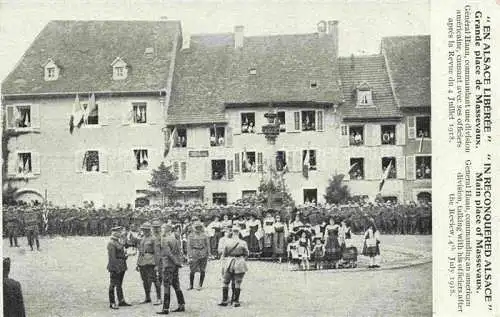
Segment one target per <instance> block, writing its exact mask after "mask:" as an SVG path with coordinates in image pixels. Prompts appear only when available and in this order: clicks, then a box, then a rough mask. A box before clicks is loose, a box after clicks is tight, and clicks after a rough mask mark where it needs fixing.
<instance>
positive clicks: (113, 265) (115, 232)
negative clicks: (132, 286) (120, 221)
mask: <svg viewBox="0 0 500 317" xmlns="http://www.w3.org/2000/svg"><path fill="white" fill-rule="evenodd" d="M121 231H122V228H121V227H114V228H112V229H111V238H110V241H109V242H108V246H107V249H108V272H109V280H110V282H109V293H108V294H109V308H111V309H118V306H132V305H130V304H128V303H127V302H125V299H124V297H123V288H122V284H123V278H124V277H125V272H126V271H127V255H126V254H125V248H124V246H123V244H122V242H121V241H120V240H121ZM115 289H116V294H117V296H118V305H117V304H116V302H115Z"/></svg>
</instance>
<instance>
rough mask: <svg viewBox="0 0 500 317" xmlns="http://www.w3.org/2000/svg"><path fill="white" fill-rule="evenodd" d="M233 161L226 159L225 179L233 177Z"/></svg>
mask: <svg viewBox="0 0 500 317" xmlns="http://www.w3.org/2000/svg"><path fill="white" fill-rule="evenodd" d="M233 164H234V161H233V160H226V166H227V179H233V178H234V173H233V171H234V166H233Z"/></svg>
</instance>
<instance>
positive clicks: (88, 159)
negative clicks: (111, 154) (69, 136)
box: [82, 151, 99, 172]
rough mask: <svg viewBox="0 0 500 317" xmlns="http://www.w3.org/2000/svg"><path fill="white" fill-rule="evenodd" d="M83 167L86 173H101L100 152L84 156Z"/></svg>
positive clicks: (88, 152) (90, 152)
mask: <svg viewBox="0 0 500 317" xmlns="http://www.w3.org/2000/svg"><path fill="white" fill-rule="evenodd" d="M82 167H83V168H82V169H83V170H84V171H85V172H99V152H98V151H86V152H85V155H84V156H83V166H82Z"/></svg>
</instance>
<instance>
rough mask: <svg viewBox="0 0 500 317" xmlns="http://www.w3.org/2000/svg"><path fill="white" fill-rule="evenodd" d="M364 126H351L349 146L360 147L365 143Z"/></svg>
mask: <svg viewBox="0 0 500 317" xmlns="http://www.w3.org/2000/svg"><path fill="white" fill-rule="evenodd" d="M363 132H364V129H363V126H362V125H361V126H349V145H353V146H359V145H363V144H364V143H365V141H364V140H365V138H364V134H363Z"/></svg>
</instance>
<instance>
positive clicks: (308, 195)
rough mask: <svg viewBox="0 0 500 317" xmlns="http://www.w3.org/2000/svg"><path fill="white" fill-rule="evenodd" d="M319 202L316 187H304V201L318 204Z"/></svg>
mask: <svg viewBox="0 0 500 317" xmlns="http://www.w3.org/2000/svg"><path fill="white" fill-rule="evenodd" d="M317 202H318V190H317V189H316V188H310V189H304V203H305V204H306V203H309V204H316V203H317Z"/></svg>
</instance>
